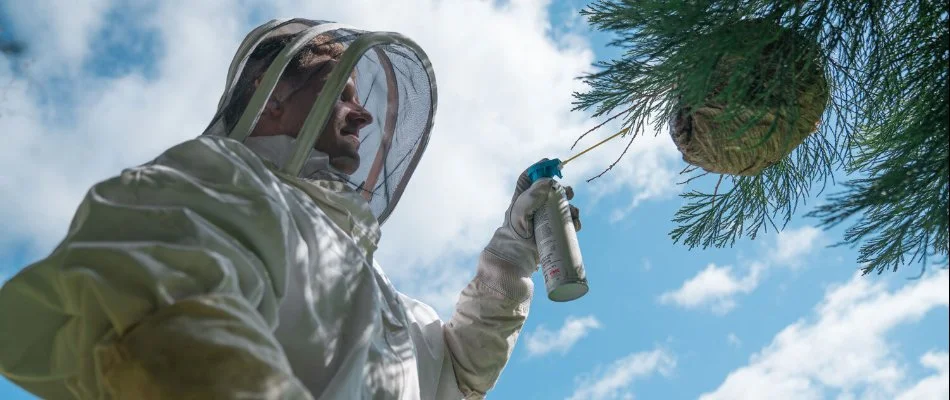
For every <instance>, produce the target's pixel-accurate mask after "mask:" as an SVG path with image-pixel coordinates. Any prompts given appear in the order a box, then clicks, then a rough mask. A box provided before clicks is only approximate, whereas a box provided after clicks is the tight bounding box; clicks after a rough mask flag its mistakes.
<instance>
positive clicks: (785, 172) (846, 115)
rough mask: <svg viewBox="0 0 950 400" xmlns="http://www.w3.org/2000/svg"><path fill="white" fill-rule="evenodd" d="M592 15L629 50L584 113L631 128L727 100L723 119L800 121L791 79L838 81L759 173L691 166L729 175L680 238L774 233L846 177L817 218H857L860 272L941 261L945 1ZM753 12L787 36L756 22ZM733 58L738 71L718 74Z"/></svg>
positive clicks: (642, 4) (834, 1)
mask: <svg viewBox="0 0 950 400" xmlns="http://www.w3.org/2000/svg"><path fill="white" fill-rule="evenodd" d="M582 13H583V14H584V15H585V16H586V17H587V18H588V21H589V22H590V24H591V25H592V26H593V27H595V28H596V29H599V30H602V31H606V32H610V33H613V34H615V35H616V39H615V40H614V41H613V42H612V43H611V45H613V46H617V47H619V48H621V49H622V50H624V53H623V55H622V57H620V58H619V59H617V60H610V61H602V62H598V63H597V64H596V67H597V68H598V71H597V72H595V73H592V74H589V75H587V76H585V77H584V80H585V82H586V83H588V84H589V85H590V90H588V91H587V92H584V93H575V98H576V102H575V109H579V110H588V109H590V110H593V111H594V114H595V116H605V115H608V114H612V113H615V112H619V114H620V115H621V116H622V118H623V123H624V124H625V125H626V126H628V127H632V128H638V127H642V126H643V124H644V121H648V120H649V121H656V122H655V128H657V130H658V131H665V128H666V127H665V124H666V123H667V122H668V121H670V120H671V119H672V118H673V117H674V116H675V113H676V112H677V111H678V110H679V109H680V108H682V107H686V108H693V107H697V106H699V105H701V104H703V103H704V102H707V101H710V100H712V101H715V102H716V103H720V104H726V105H727V107H726V108H727V111H726V112H725V114H727V115H728V113H729V112H735V111H729V110H728V109H729V108H730V107H731V105H735V104H740V105H744V106H750V105H751V106H753V107H756V106H758V107H769V108H772V109H784V110H787V111H791V112H792V113H793V114H794V112H793V111H794V109H793V107H792V105H793V104H794V101H795V99H796V96H799V95H800V93H796V92H795V87H796V85H795V83H796V82H797V81H798V80H801V79H810V78H809V77H808V76H805V75H803V74H802V71H805V70H807V69H808V68H807V66H808V65H811V63H817V65H818V66H819V67H820V68H821V69H823V70H824V72H825V76H826V78H827V79H828V82H829V85H830V89H831V100H830V103H829V104H827V108H826V109H825V113H824V115H823V118H822V119H823V122H822V124H821V126H820V129H819V131H818V132H817V133H815V134H813V135H811V136H809V137H808V138H807V139H806V140H805V142H804V143H803V144H802V145H801V146H799V147H798V148H797V149H796V150H795V151H794V152H792V154H791V155H789V156H788V157H786V158H785V159H784V160H783V161H781V162H779V163H778V164H776V165H773V166H771V167H769V168H766V169H765V170H764V171H763V172H762V173H761V174H760V175H758V176H752V177H745V176H743V177H732V176H725V177H724V176H719V177H715V176H704V175H707V174H703V173H701V172H697V171H696V169H692V171H690V172H688V173H690V174H692V175H691V176H690V180H694V179H697V178H700V179H704V180H708V179H717V178H718V182H717V183H716V189H715V190H714V191H713V192H712V193H708V192H705V191H700V190H690V191H688V192H686V193H684V194H683V197H684V198H685V199H686V200H687V204H686V205H684V206H683V207H682V208H681V209H680V210H679V211H678V212H677V213H676V215H675V216H674V218H673V220H674V222H676V223H677V227H675V228H674V230H673V231H672V232H671V236H672V238H673V239H674V241H676V242H683V243H684V244H685V245H687V246H688V247H689V248H694V247H697V246H701V247H703V248H705V247H708V246H714V247H722V246H731V245H733V244H734V243H735V241H736V240H737V239H739V238H741V237H743V236H748V237H750V238H755V237H756V235H757V234H759V233H760V232H761V231H763V230H767V229H768V228H773V229H776V230H779V229H781V228H782V227H784V225H785V224H787V223H788V222H789V221H790V219H791V218H792V216H793V215H794V214H795V212H796V210H797V209H798V207H799V206H800V205H802V204H804V202H805V201H806V200H807V199H809V198H811V197H812V196H814V195H815V194H816V193H813V192H814V191H815V190H816V189H817V190H818V191H819V192H820V191H821V190H824V189H825V188H826V186H827V185H828V184H829V183H830V182H829V181H833V175H834V173H835V172H837V171H844V172H847V173H849V174H851V176H852V177H853V178H852V180H850V181H848V182H845V183H843V184H842V187H843V188H844V190H843V191H841V192H839V193H835V194H833V195H831V196H829V197H828V198H827V200H828V203H826V204H823V205H820V206H819V207H817V208H816V209H815V210H814V211H813V212H812V213H810V214H809V215H811V216H813V217H817V218H818V219H819V220H820V225H821V226H823V227H826V228H828V227H832V226H835V225H838V224H840V223H843V222H845V221H846V220H849V219H851V218H855V219H856V220H857V222H854V224H853V225H852V226H851V227H850V228H849V229H848V230H847V232H846V234H845V237H844V238H843V240H842V241H841V243H839V244H842V245H852V246H857V245H860V257H859V261H860V262H862V263H865V264H866V265H867V267H866V268H865V269H864V272H865V273H868V272H871V271H874V270H877V271H878V272H882V271H884V270H885V269H892V270H896V269H897V267H898V266H899V265H902V264H906V263H913V262H922V263H923V264H924V265H926V263H927V257H928V255H929V256H941V255H942V256H943V258H944V260H945V259H946V255H947V247H948V221H947V219H948V217H947V213H948V173H950V171H948V160H950V156H948V140H950V131H948V107H950V105H948V103H950V99H948V96H950V94H948V91H950V87H948V81H947V75H948V63H950V57H948V51H950V36H948V25H947V23H948V21H947V13H948V5H947V3H946V2H945V1H917V2H906V1H894V0H889V1H884V0H870V1H862V2H855V1H848V0H815V1H780V0H774V1H683V0H680V1H673V0H654V1H649V0H647V1H632V0H628V1H624V0H601V1H596V2H595V3H593V4H591V5H590V6H589V7H588V8H587V9H585V10H584V11H582ZM743 21H745V22H743ZM750 21H765V22H769V23H775V24H778V25H780V26H781V27H782V28H783V29H775V30H771V31H770V30H767V29H766V30H763V29H758V31H755V29H757V28H756V27H755V26H754V24H750V23H749V22H750ZM790 36H793V37H795V38H800V39H802V40H788V37H790ZM810 44H814V45H810ZM725 61H728V62H730V63H731V67H730V70H731V74H728V76H720V75H721V73H722V72H721V71H722V69H721V68H717V66H719V65H722V63H723V62H725ZM763 64H764V65H768V66H770V68H769V69H768V73H761V69H762V68H761V66H762V65H763ZM711 93H712V94H713V96H714V97H713V98H710V94H711ZM741 134H744V133H743V132H742V131H741V130H740V131H739V132H737V133H736V135H741ZM634 139H635V137H634Z"/></svg>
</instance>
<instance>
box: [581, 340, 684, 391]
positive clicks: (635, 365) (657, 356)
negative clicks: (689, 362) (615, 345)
mask: <svg viewBox="0 0 950 400" xmlns="http://www.w3.org/2000/svg"><path fill="white" fill-rule="evenodd" d="M674 368H676V358H675V357H674V356H673V355H672V354H670V353H669V352H667V351H666V350H663V349H659V348H658V349H655V350H653V351H645V352H639V353H633V354H630V355H628V356H626V357H623V358H621V359H619V360H616V361H614V362H613V363H612V364H610V365H609V366H607V367H606V368H605V369H604V368H598V371H595V372H594V373H592V374H589V375H586V376H582V377H580V378H579V379H578V382H577V384H576V389H575V390H574V393H573V394H572V395H571V396H570V397H569V399H570V400H609V399H632V398H633V392H632V388H631V386H632V384H633V382H634V381H635V380H637V379H643V378H648V377H650V376H652V375H653V374H655V373H659V374H661V375H663V376H669V375H670V374H671V373H672V372H673V369H674Z"/></svg>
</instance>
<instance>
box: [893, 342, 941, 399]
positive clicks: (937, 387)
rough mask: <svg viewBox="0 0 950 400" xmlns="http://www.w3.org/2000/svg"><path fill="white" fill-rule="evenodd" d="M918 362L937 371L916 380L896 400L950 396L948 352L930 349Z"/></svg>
mask: <svg viewBox="0 0 950 400" xmlns="http://www.w3.org/2000/svg"><path fill="white" fill-rule="evenodd" d="M920 364H921V365H923V366H925V367H927V368H930V369H933V370H935V371H936V372H937V373H935V374H933V375H930V376H928V377H926V378H924V379H921V380H920V381H918V382H917V383H916V384H914V386H912V387H910V388H908V389H907V390H905V391H904V392H903V393H901V394H900V396H898V397H897V398H896V399H897V400H930V399H946V398H950V354H948V353H947V352H946V351H940V352H936V351H930V352H927V353H926V354H924V355H923V356H921V357H920Z"/></svg>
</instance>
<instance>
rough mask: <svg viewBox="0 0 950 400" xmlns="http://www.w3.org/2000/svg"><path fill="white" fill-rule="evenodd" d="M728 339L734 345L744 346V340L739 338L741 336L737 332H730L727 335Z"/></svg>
mask: <svg viewBox="0 0 950 400" xmlns="http://www.w3.org/2000/svg"><path fill="white" fill-rule="evenodd" d="M726 341H727V342H729V345H731V346H733V347H740V346H742V340H741V339H739V336H736V334H735V333H733V332H729V334H728V335H726Z"/></svg>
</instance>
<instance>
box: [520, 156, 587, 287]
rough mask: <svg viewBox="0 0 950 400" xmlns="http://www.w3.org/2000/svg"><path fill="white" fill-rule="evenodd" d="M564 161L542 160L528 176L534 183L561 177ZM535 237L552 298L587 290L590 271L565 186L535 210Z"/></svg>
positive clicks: (532, 167) (545, 279) (559, 188)
mask: <svg viewBox="0 0 950 400" xmlns="http://www.w3.org/2000/svg"><path fill="white" fill-rule="evenodd" d="M561 165H562V164H561V160H559V159H554V160H547V161H541V162H539V163H537V164H534V165H532V166H531V167H530V168H528V177H529V178H530V179H531V183H534V182H535V181H537V180H538V179H541V178H553V177H555V176H557V177H559V178H560V177H561ZM534 237H535V241H536V242H537V244H538V253H539V254H540V256H541V272H542V273H543V274H544V285H545V287H546V288H547V291H548V298H549V299H551V300H552V301H557V302H565V301H571V300H576V299H578V298H580V297H581V296H583V295H585V294H587V291H588V290H589V288H588V286H587V274H586V273H585V272H584V261H583V259H582V258H581V248H580V245H578V242H577V231H575V230H574V223H573V222H572V220H571V210H570V206H569V205H568V202H567V193H566V192H565V191H564V188H563V187H560V186H559V187H558V195H557V196H552V197H551V198H549V199H548V201H547V203H545V204H544V206H543V207H541V209H539V210H538V211H537V212H536V213H535V214H534Z"/></svg>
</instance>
